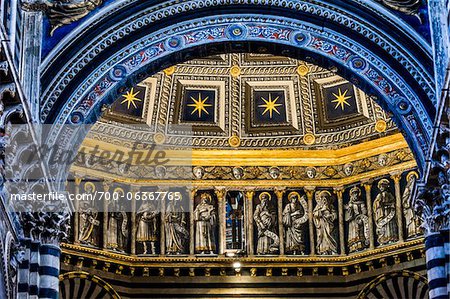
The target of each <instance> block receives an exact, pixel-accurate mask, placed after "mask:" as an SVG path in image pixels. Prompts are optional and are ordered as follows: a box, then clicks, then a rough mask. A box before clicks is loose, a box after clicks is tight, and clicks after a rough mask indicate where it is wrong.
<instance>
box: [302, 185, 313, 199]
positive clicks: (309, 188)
mask: <svg viewBox="0 0 450 299" xmlns="http://www.w3.org/2000/svg"><path fill="white" fill-rule="evenodd" d="M303 190H305V193H306V196H307V197H308V199H312V197H313V195H314V192H315V191H316V187H315V186H305V187H304V188H303Z"/></svg>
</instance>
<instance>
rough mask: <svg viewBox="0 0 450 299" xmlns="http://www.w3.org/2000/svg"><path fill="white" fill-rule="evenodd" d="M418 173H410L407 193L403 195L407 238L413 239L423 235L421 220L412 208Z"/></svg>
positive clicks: (407, 180)
mask: <svg viewBox="0 0 450 299" xmlns="http://www.w3.org/2000/svg"><path fill="white" fill-rule="evenodd" d="M417 177H418V175H417V173H416V172H410V173H408V175H407V176H406V186H405V191H403V195H402V205H403V216H404V217H405V226H406V237H407V238H411V237H415V236H417V235H420V234H421V228H420V219H419V217H418V216H417V215H416V214H415V212H414V209H413V207H412V200H413V199H412V192H413V191H414V187H415V185H416V180H417Z"/></svg>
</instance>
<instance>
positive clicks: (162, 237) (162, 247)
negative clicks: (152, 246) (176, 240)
mask: <svg viewBox="0 0 450 299" xmlns="http://www.w3.org/2000/svg"><path fill="white" fill-rule="evenodd" d="M158 191H159V192H167V193H166V195H165V198H164V200H160V202H159V205H160V206H159V207H160V210H159V213H160V214H159V215H160V217H159V253H160V255H166V230H165V226H166V223H165V220H164V219H165V218H166V200H168V199H167V198H168V192H170V190H169V189H168V188H164V187H163V188H158Z"/></svg>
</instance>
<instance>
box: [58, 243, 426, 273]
mask: <svg viewBox="0 0 450 299" xmlns="http://www.w3.org/2000/svg"><path fill="white" fill-rule="evenodd" d="M423 248H424V243H423V238H418V239H414V240H411V241H407V242H404V243H397V244H394V245H389V246H384V247H379V248H376V249H373V250H365V251H362V252H360V253H356V254H349V255H341V256H326V257H325V256H276V257H262V256H248V257H240V258H239V261H240V262H241V263H242V264H245V265H246V266H248V267H252V266H258V265H259V266H264V267H271V266H277V267H283V266H291V267H292V266H293V265H295V266H296V267H317V266H321V267H327V266H333V267H346V266H351V265H354V264H359V263H364V262H367V261H371V260H376V259H381V258H386V257H389V256H393V255H399V254H405V253H407V252H411V251H414V250H420V249H423ZM61 250H62V253H63V254H65V255H71V256H74V257H75V256H79V257H84V258H86V259H95V260H99V261H103V262H111V263H119V264H122V265H125V266H134V267H148V266H151V267H159V266H161V267H164V266H166V267H167V266H170V265H178V266H180V264H187V265H193V266H195V265H198V266H203V265H205V264H207V265H208V266H210V267H220V266H221V265H223V264H225V263H226V264H229V263H230V262H232V261H234V260H236V257H225V256H214V257H201V256H191V255H186V256H182V257H168V256H165V257H161V256H146V257H145V256H136V255H123V254H118V253H114V252H110V251H106V250H101V249H95V248H90V247H84V246H80V245H74V244H68V243H62V244H61Z"/></svg>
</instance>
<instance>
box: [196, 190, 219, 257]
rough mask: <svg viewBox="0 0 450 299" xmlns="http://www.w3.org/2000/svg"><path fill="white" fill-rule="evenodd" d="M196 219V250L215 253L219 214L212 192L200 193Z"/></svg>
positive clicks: (203, 252)
mask: <svg viewBox="0 0 450 299" xmlns="http://www.w3.org/2000/svg"><path fill="white" fill-rule="evenodd" d="M194 221H195V251H196V252H198V253H202V254H206V253H210V254H213V253H214V252H215V250H216V238H215V227H216V225H217V215H216V211H215V208H214V205H213V204H212V199H211V195H210V194H208V193H206V192H205V193H202V194H201V195H200V203H199V204H198V205H197V207H196V208H195V210H194Z"/></svg>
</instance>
